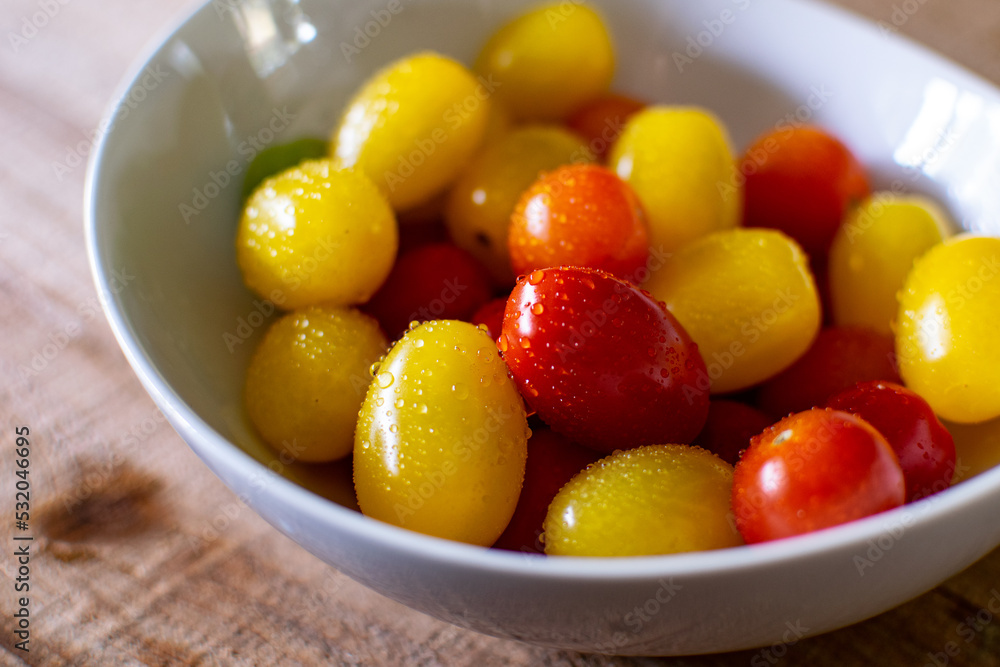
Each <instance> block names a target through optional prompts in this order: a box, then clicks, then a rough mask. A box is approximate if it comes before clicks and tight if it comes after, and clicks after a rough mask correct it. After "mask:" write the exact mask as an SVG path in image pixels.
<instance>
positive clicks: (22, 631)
mask: <svg viewBox="0 0 1000 667" xmlns="http://www.w3.org/2000/svg"><path fill="white" fill-rule="evenodd" d="M10 435H11V436H12V440H13V443H12V445H13V447H12V449H13V452H14V456H15V458H14V480H13V481H12V482H11V483H10V487H9V488H10V490H11V493H12V495H13V498H12V500H13V501H14V516H13V517H12V518H13V527H14V528H15V529H16V531H17V532H14V533H13V544H12V545H11V546H10V548H11V550H12V551H13V552H14V559H15V560H14V566H15V567H14V571H13V572H12V574H13V575H14V576H13V577H12V579H13V589H14V594H15V598H14V602H15V604H14V608H15V609H16V611H15V612H14V614H13V617H14V638H15V642H14V648H15V649H16V650H18V651H23V652H25V653H29V652H30V651H31V648H30V643H31V543H32V541H33V540H34V539H35V538H34V537H33V536H32V535H31V532H30V530H31V523H30V522H31V451H32V442H31V439H30V436H31V429H30V428H29V427H27V426H16V427H14V428H13V433H12V434H10Z"/></svg>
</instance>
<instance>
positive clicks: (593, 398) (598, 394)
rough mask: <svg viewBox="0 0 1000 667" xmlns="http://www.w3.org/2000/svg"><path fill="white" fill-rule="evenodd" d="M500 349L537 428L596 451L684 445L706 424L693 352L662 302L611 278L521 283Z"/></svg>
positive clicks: (574, 272) (699, 367)
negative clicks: (538, 421) (541, 422)
mask: <svg viewBox="0 0 1000 667" xmlns="http://www.w3.org/2000/svg"><path fill="white" fill-rule="evenodd" d="M500 350H501V352H502V353H503V355H504V359H505V360H506V361H507V364H508V366H510V370H511V373H512V374H513V376H514V379H515V381H516V382H517V384H518V387H519V388H520V390H521V394H522V395H523V396H524V397H525V399H526V400H527V402H528V403H529V404H530V405H531V407H533V408H534V409H535V410H536V411H537V412H538V415H539V416H540V417H541V418H542V419H543V420H544V421H545V423H547V424H549V425H550V426H551V427H552V428H553V430H556V431H559V432H561V433H564V434H566V435H567V436H569V437H570V438H572V439H573V440H575V441H577V442H579V443H581V444H585V445H587V446H589V447H593V448H595V449H597V450H599V451H604V452H612V451H614V450H616V449H628V448H631V447H637V446H639V445H646V444H663V443H679V444H686V443H689V442H691V440H693V439H694V437H695V436H696V435H698V432H699V431H701V428H702V426H703V425H704V423H705V417H706V415H707V413H708V392H707V391H702V390H699V389H698V388H697V380H698V378H699V377H700V376H701V375H704V373H705V372H706V371H705V363H704V361H703V360H702V358H701V355H700V354H699V353H698V348H697V346H696V345H695V344H694V343H693V342H692V341H691V338H690V337H689V336H688V335H687V332H685V331H684V328H683V327H682V326H681V325H680V324H679V323H678V322H677V320H676V319H675V318H674V316H673V315H671V314H670V313H669V312H667V310H666V308H664V306H663V305H662V304H661V303H659V302H657V301H656V300H655V299H653V298H652V297H651V296H650V295H649V294H648V293H646V292H642V291H640V290H638V289H636V288H635V287H633V286H632V285H630V284H628V283H627V282H625V281H622V280H618V279H616V278H614V277H613V276H611V275H610V274H607V273H604V272H601V271H595V270H592V269H582V268H565V267H564V268H554V269H544V270H538V271H534V272H533V273H531V274H530V275H528V276H524V277H522V278H521V279H520V280H519V281H518V283H517V286H516V287H515V288H514V291H513V292H512V293H511V295H510V298H509V300H508V301H507V310H506V312H505V313H504V322H503V333H502V334H501V336H500Z"/></svg>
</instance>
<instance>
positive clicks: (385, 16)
mask: <svg viewBox="0 0 1000 667" xmlns="http://www.w3.org/2000/svg"><path fill="white" fill-rule="evenodd" d="M407 1H409V0H407ZM403 9H405V7H404V3H403V0H389V1H388V2H386V3H385V5H384V6H382V7H380V8H378V9H372V10H370V11H369V12H368V15H369V16H371V19H370V20H367V21H365V22H364V23H363V24H362V25H356V26H354V35H353V36H352V39H351V41H350V42H348V41H344V40H341V42H340V53H341V55H343V56H344V60H345V61H346V62H347V63H348V64H350V63H351V62H353V61H354V59H355V58H357V57H358V56H360V55H361V52H362V51H364V50H365V49H367V48H368V47H369V46H371V44H372V42H373V41H374V40H376V39H378V36H379V35H381V34H382V31H383V30H385V29H386V28H388V27H389V24H390V23H392V19H393V18H395V17H396V16H397V15H399V14H401V13H402V12H403Z"/></svg>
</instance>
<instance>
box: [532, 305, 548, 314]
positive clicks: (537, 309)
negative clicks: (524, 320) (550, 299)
mask: <svg viewBox="0 0 1000 667" xmlns="http://www.w3.org/2000/svg"><path fill="white" fill-rule="evenodd" d="M531 312H533V313H534V314H535V315H541V314H542V313H544V312H545V306H543V305H542V304H540V303H536V304H535V305H534V306H532V307H531Z"/></svg>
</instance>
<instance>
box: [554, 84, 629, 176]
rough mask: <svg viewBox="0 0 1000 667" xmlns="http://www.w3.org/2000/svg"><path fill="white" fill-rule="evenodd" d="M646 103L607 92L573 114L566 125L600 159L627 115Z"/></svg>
mask: <svg viewBox="0 0 1000 667" xmlns="http://www.w3.org/2000/svg"><path fill="white" fill-rule="evenodd" d="M645 107H646V104H645V103H644V102H639V101H638V100H633V99H632V98H630V97H625V96H624V95H616V94H614V93H608V94H606V95H603V96H602V97H599V98H597V99H596V100H594V101H593V102H590V103H589V104H587V105H586V106H584V107H583V108H582V109H580V110H579V111H577V112H576V113H575V114H573V115H572V116H571V117H570V119H569V120H568V121H566V125H567V126H568V127H569V128H570V129H571V130H573V131H575V132H576V133H577V134H579V135H580V136H581V137H583V138H584V139H586V140H587V145H588V146H589V147H590V150H591V151H592V152H593V153H594V155H596V156H597V157H598V158H599V159H600V160H604V159H605V158H606V157H607V155H608V153H609V152H610V151H611V147H612V146H613V145H614V143H615V141H617V140H618V137H620V136H621V135H622V132H624V131H625V123H627V122H628V119H629V118H631V117H632V116H634V115H635V114H637V113H638V112H640V111H642V110H643V109H644V108H645Z"/></svg>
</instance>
